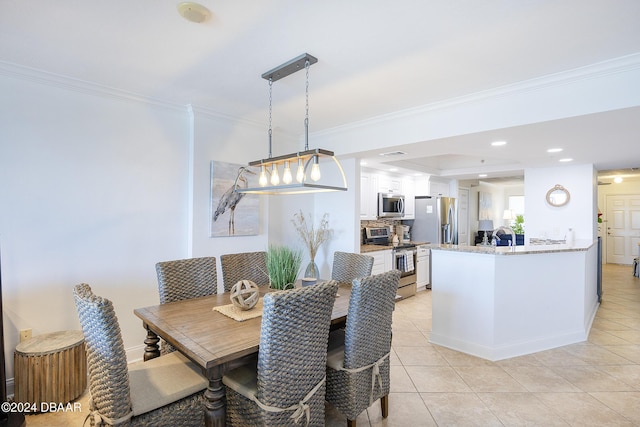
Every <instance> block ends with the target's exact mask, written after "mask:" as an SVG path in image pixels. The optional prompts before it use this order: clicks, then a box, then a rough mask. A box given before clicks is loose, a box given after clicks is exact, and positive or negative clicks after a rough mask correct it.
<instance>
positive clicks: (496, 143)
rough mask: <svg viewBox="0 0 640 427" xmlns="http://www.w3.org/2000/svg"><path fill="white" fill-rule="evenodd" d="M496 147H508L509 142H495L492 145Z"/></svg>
mask: <svg viewBox="0 0 640 427" xmlns="http://www.w3.org/2000/svg"><path fill="white" fill-rule="evenodd" d="M491 145H493V146H494V147H499V146H501V145H507V141H494V142H492V143H491Z"/></svg>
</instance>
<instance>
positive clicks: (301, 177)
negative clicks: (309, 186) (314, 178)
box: [296, 157, 304, 182]
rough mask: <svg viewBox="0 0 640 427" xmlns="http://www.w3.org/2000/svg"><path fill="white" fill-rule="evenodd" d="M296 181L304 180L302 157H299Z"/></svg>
mask: <svg viewBox="0 0 640 427" xmlns="http://www.w3.org/2000/svg"><path fill="white" fill-rule="evenodd" d="M296 181H298V182H302V181H304V163H303V162H302V159H301V158H300V157H298V171H297V172H296Z"/></svg>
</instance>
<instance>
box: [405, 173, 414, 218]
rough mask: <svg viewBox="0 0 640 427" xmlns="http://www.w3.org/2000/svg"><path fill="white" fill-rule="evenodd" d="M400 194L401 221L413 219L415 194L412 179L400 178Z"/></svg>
mask: <svg viewBox="0 0 640 427" xmlns="http://www.w3.org/2000/svg"><path fill="white" fill-rule="evenodd" d="M402 193H403V194H404V217H403V218H402V219H415V218H416V193H415V183H414V182H413V178H411V177H404V178H402Z"/></svg>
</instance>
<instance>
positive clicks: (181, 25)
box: [0, 0, 640, 178]
mask: <svg viewBox="0 0 640 427" xmlns="http://www.w3.org/2000/svg"><path fill="white" fill-rule="evenodd" d="M200 3H201V4H202V5H204V6H206V7H207V8H208V9H209V10H210V12H211V16H210V18H209V19H207V20H206V21H204V22H202V23H194V22H190V21H188V20H186V19H184V18H183V17H182V16H180V14H178V11H177V5H178V2H177V1H176V2H168V1H162V2H158V1H156V0H137V1H134V2H131V1H124V0H111V1H104V2H87V1H81V0H58V1H55V2H53V1H50V0H29V1H21V0H4V1H2V2H0V65H2V64H4V65H11V66H17V67H19V68H21V69H23V70H25V71H34V70H36V71H37V72H46V73H50V74H48V75H49V76H51V77H52V78H53V77H55V78H58V77H61V76H63V77H64V78H68V79H73V81H77V82H86V83H90V84H95V85H100V86H103V87H107V88H112V89H115V90H119V91H124V92H127V93H133V94H138V95H140V96H143V97H146V98H151V99H156V100H160V101H163V102H168V103H173V104H177V105H187V104H191V105H194V106H196V107H199V108H203V109H206V110H208V111H211V112H214V113H219V114H222V115H225V116H229V117H233V118H238V119H242V120H246V121H250V122H255V123H259V124H264V125H265V127H266V123H267V107H268V84H267V82H266V81H265V80H263V79H262V78H261V77H260V76H261V75H262V73H264V72H265V71H268V70H270V69H272V68H274V67H276V66H278V65H280V64H281V63H284V62H286V61H288V60H289V59H291V58H294V57H296V56H298V55H300V54H302V53H304V52H308V53H310V54H311V55H313V56H315V57H317V58H318V59H319V61H318V63H317V64H315V65H313V66H312V67H311V70H310V118H311V123H310V127H311V131H312V132H314V131H321V130H326V129H331V128H335V127H338V126H342V125H345V124H349V123H354V122H358V121H362V120H367V119H372V118H375V117H378V116H384V115H387V114H390V113H393V112H397V111H401V110H405V109H410V108H416V107H419V106H422V105H428V104H431V103H437V102H442V101H444V100H448V99H452V98H457V97H461V96H465V95H469V94H474V93H479V92H482V91H487V90H491V89H493V88H498V87H503V86H505V85H512V84H516V83H519V82H525V81H527V80H530V79H534V78H538V77H541V76H548V75H552V74H555V73H561V72H563V71H567V70H572V69H576V68H580V67H585V66H589V65H591V64H596V63H599V62H602V61H608V60H611V59H614V58H620V57H624V56H627V55H633V54H637V53H640V25H638V22H640V2H638V1H637V0H607V1H605V0H601V1H598V0H589V1H584V0H565V1H561V2H559V1H557V0H518V1H507V0H485V1H478V0H455V1H451V0H435V1H434V0H428V1H418V0H412V1H408V0H399V1H393V2H376V3H372V2H371V1H364V0H353V1H349V2H344V1H338V0H326V1H300V0H270V1H268V2H265V1H264V0H244V1H242V2H234V1H220V0H202V1H201V2H200ZM303 117H304V73H296V74H293V75H292V76H290V77H288V78H286V79H283V80H280V81H277V82H275V83H274V86H273V123H274V128H275V130H277V131H281V132H287V133H290V134H292V135H300V134H301V133H302V129H303V125H302V119H303ZM638 135H640V108H630V109H625V110H617V111H610V112H605V113H598V114H593V115H590V116H580V117H573V118H569V119H564V120H557V121H550V122H544V123H537V124H531V125H526V126H519V127H514V128H508V129H499V130H494V131H489V132H483V133H475V134H469V135H462V136H457V137H452V138H446V139H442V140H436V141H429V144H428V151H427V148H426V144H412V145H407V146H402V147H394V149H393V150H394V151H396V150H400V151H405V152H407V153H408V154H407V155H399V156H389V157H385V158H384V159H385V160H384V163H382V162H380V159H381V156H379V155H378V154H379V153H378V152H363V153H360V154H359V157H362V158H368V159H369V161H370V166H372V167H380V168H387V167H389V166H392V165H393V166H395V167H399V168H402V171H409V170H412V171H413V170H420V171H423V172H427V173H435V174H438V175H442V176H448V177H456V178H470V177H472V176H474V175H475V176H477V174H478V173H479V172H482V171H484V172H486V173H492V174H494V176H495V177H501V178H504V177H508V176H510V175H516V176H517V175H522V170H523V168H525V167H536V166H549V165H552V164H553V165H557V161H558V156H564V155H565V153H567V154H566V155H568V156H570V157H572V158H573V159H574V162H583V161H586V162H588V163H594V164H595V165H596V168H597V169H599V170H612V169H625V170H627V172H628V173H629V174H630V175H633V174H634V172H635V171H629V170H628V169H629V168H636V167H640V156H635V158H634V156H630V155H629V153H630V152H631V150H632V149H635V150H637V149H636V148H635V147H637V146H638ZM498 139H499V140H505V141H508V144H507V145H506V146H503V147H492V146H491V145H490V142H492V141H494V140H498ZM541 141H544V144H543V143H541ZM552 146H561V147H562V148H564V151H563V153H560V154H548V153H547V152H546V151H545V150H546V148H551V147H552ZM636 152H637V151H636ZM387 163H388V164H387Z"/></svg>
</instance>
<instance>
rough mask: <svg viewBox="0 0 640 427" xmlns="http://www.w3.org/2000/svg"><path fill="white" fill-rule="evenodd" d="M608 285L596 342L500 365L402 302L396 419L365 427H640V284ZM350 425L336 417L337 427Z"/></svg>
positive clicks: (619, 281)
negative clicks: (446, 339) (455, 343)
mask: <svg viewBox="0 0 640 427" xmlns="http://www.w3.org/2000/svg"><path fill="white" fill-rule="evenodd" d="M603 282H604V283H603V289H604V297H603V302H602V305H601V306H600V308H599V310H598V313H597V317H596V319H595V321H594V324H593V327H592V330H591V334H590V335H589V340H588V341H587V342H584V343H579V344H573V345H569V346H565V347H560V348H556V349H553V350H548V351H543V352H540V353H535V354H531V355H527V356H522V357H516V358H512V359H507V360H502V361H499V362H489V361H486V360H483V359H479V358H476V357H473V356H469V355H466V354H463V353H459V352H456V351H453V350H450V349H447V348H444V347H440V346H436V345H432V344H430V343H429V333H430V330H431V292H429V291H426V292H419V293H418V294H417V295H416V296H415V297H413V298H409V299H407V300H404V301H401V302H399V303H398V304H397V306H396V311H395V313H394V321H393V330H394V334H393V351H392V359H391V364H392V366H391V395H390V397H389V417H388V418H387V419H386V420H383V419H382V417H381V413H380V404H379V402H376V403H375V404H374V405H372V406H371V407H370V408H369V409H368V410H367V411H365V412H363V413H362V414H361V415H360V417H358V420H357V424H358V426H360V427H365V426H402V427H406V426H412V427H413V426H483V427H485V426H545V427H546V426H580V427H582V426H640V279H638V278H636V277H633V275H632V273H631V267H630V266H620V265H612V264H608V265H605V266H604V272H603ZM87 395H88V393H85V395H84V396H83V397H82V398H81V399H80V402H81V403H82V408H83V410H84V411H86V410H88V403H87V400H88V396H87ZM85 414H86V412H85ZM85 414H83V413H58V414H40V415H30V416H27V426H29V427H32V426H47V427H57V426H60V427H62V426H65V427H66V426H70V425H77V426H80V425H82V421H83V420H84V416H85ZM345 424H346V423H345V421H344V418H343V417H341V416H340V415H339V414H338V413H337V412H336V411H335V410H333V409H332V408H331V407H328V408H327V425H328V426H344V425H345Z"/></svg>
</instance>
